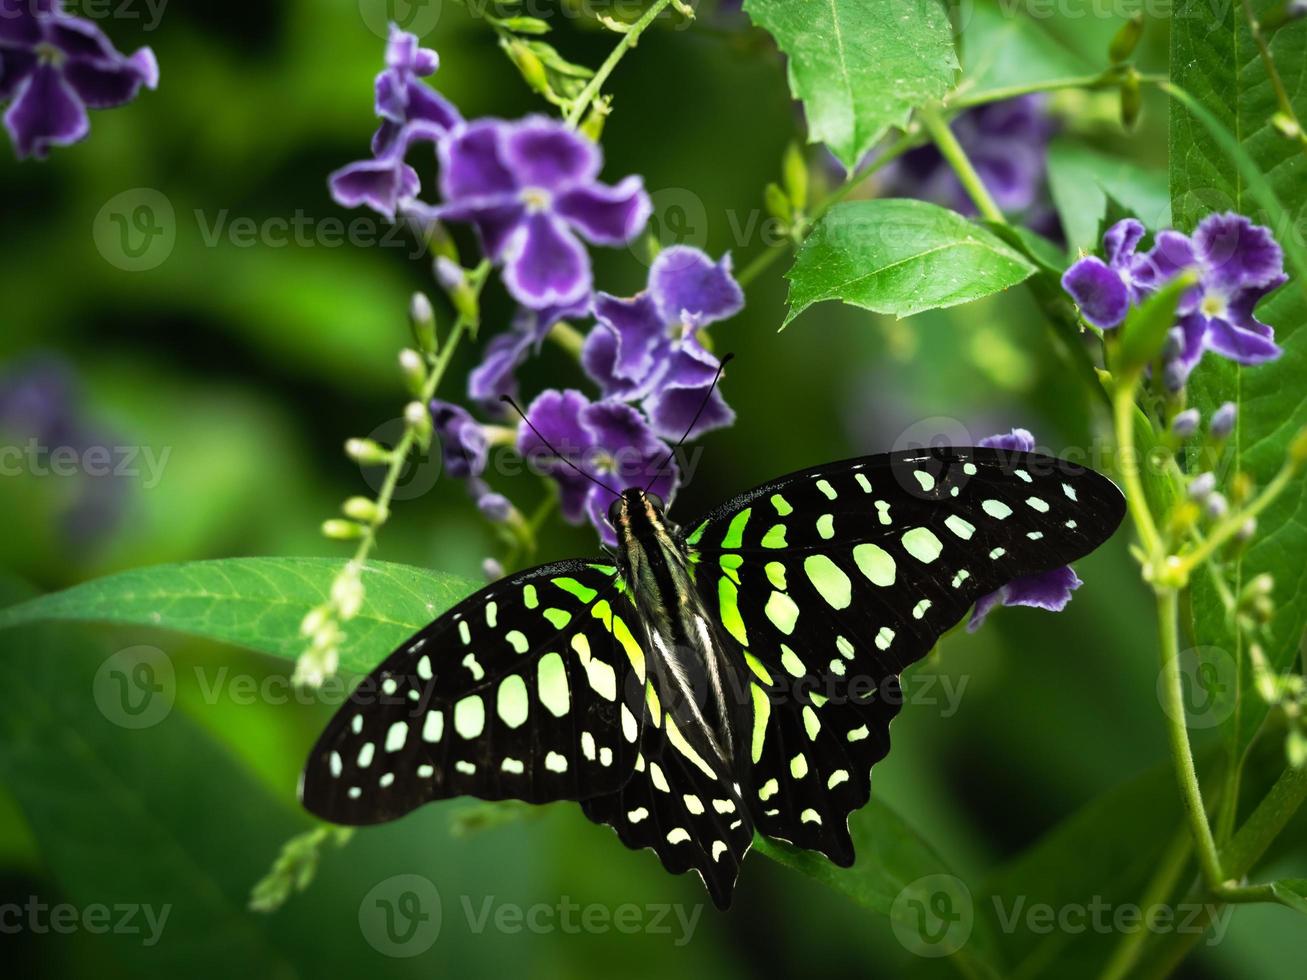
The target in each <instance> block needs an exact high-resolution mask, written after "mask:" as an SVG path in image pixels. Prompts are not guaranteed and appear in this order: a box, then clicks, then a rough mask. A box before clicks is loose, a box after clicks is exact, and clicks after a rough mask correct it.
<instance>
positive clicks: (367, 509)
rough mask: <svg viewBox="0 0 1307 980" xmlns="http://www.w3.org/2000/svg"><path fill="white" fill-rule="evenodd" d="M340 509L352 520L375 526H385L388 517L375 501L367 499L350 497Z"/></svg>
mask: <svg viewBox="0 0 1307 980" xmlns="http://www.w3.org/2000/svg"><path fill="white" fill-rule="evenodd" d="M340 509H341V512H342V513H343V514H344V515H345V516H346V517H348V518H350V519H351V520H355V521H358V522H359V523H361V524H371V525H373V526H376V525H377V524H384V523H385V520H386V516H387V514H386V512H385V510H384V509H382V508H381V507H378V506H377V502H376V501H375V500H369V499H368V498H367V497H350V498H349V499H348V500H346V501H345V503H344V504H342V505H341V508H340Z"/></svg>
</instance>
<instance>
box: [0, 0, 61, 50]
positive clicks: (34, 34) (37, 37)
mask: <svg viewBox="0 0 1307 980" xmlns="http://www.w3.org/2000/svg"><path fill="white" fill-rule="evenodd" d="M54 5H55V0H0V45H3V46H4V47H5V48H6V49H8V48H30V47H33V46H34V45H37V44H40V43H41V40H42V38H43V37H44V34H43V33H42V31H41V21H42V20H43V19H44V18H46V17H48V16H49V15H50V14H51V13H52V12H53V9H54ZM4 56H5V57H8V56H9V51H8V50H6V51H5V53H4Z"/></svg>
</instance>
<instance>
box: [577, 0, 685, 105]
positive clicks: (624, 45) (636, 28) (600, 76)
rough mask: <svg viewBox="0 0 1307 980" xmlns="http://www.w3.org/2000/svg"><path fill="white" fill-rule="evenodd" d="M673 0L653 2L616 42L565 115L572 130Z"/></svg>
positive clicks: (656, 0)
mask: <svg viewBox="0 0 1307 980" xmlns="http://www.w3.org/2000/svg"><path fill="white" fill-rule="evenodd" d="M672 2H673V0H654V3H653V4H652V5H651V6H650V7H649V9H648V10H646V11H645V12H644V13H643V14H642V15H641V16H640V19H639V20H637V21H636V22H635V23H634V24H632V25H631V27H630V29H629V30H628V31H627V32H626V33H625V34H623V35H622V39H621V40H620V41H618V42H617V46H616V47H615V48H613V50H612V51H611V52H610V53H609V55H608V57H607V58H606V59H605V60H604V63H603V64H602V65H600V66H599V70H598V71H597V72H595V74H594V77H593V78H592V79H590V81H589V83H588V84H587V85H586V87H585V88H583V89H582V90H581V94H580V95H578V96H577V97H576V101H575V102H573V103H572V108H571V110H570V111H569V112H568V113H567V124H568V125H569V126H571V127H573V128H575V127H576V126H577V125H579V124H580V122H581V119H582V118H583V117H584V116H585V113H586V110H587V109H589V108H590V103H592V102H594V100H595V98H596V97H597V96H598V95H599V90H600V89H601V88H603V86H604V82H606V81H608V76H609V75H611V74H612V73H613V71H614V69H616V68H617V65H618V62H620V61H621V60H622V58H623V57H625V56H626V52H628V51H630V50H631V49H632V48H633V47H635V45H636V42H637V41H639V40H640V35H641V34H643V33H644V32H645V29H646V28H647V27H648V26H649V25H650V24H652V23H653V22H654V21H655V20H656V19H657V17H658V15H659V14H661V13H662V12H663V11H664V10H666V9H667V8H668V7H670V6H671V5H672Z"/></svg>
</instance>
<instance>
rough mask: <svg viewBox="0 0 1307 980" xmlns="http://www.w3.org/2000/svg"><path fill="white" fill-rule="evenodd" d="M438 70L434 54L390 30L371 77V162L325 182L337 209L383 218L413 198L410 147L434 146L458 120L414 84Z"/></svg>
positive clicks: (415, 179) (349, 166)
mask: <svg viewBox="0 0 1307 980" xmlns="http://www.w3.org/2000/svg"><path fill="white" fill-rule="evenodd" d="M439 65H440V59H439V57H438V56H437V55H436V52H434V51H432V50H430V49H429V48H422V47H419V46H418V39H417V37H415V36H414V35H412V34H407V33H405V32H404V31H401V30H400V29H399V28H398V27H396V26H394V25H393V24H392V25H391V28H390V39H389V41H388V42H387V44H386V67H385V69H384V70H383V71H382V72H381V74H379V75H378V76H377V81H376V104H375V110H374V111H375V112H376V114H377V116H378V117H380V119H381V126H380V128H378V129H377V131H376V133H375V134H373V137H372V157H371V159H367V160H359V161H356V162H355V163H350V164H347V165H346V166H344V167H341V168H340V169H339V170H337V171H335V172H334V173H332V174H331V176H330V177H328V179H327V181H328V186H329V187H330V188H331V196H332V197H333V198H334V199H335V200H336V203H338V204H340V205H341V206H343V207H347V208H355V207H358V206H359V205H366V206H367V207H370V208H372V209H373V210H374V211H376V212H378V213H379V214H382V215H384V216H385V217H387V218H394V216H395V210H396V209H397V208H398V207H399V206H400V205H402V204H404V203H405V202H407V201H409V200H411V199H412V198H414V197H416V196H417V193H418V191H419V190H420V189H421V181H420V180H419V178H418V173H417V171H416V170H414V169H413V168H412V167H410V166H409V165H408V164H407V163H406V162H405V158H406V157H407V156H408V151H409V148H410V147H412V146H413V145H414V144H415V143H434V142H436V141H437V140H439V139H440V138H441V137H442V136H444V135H445V133H447V132H449V130H450V129H452V128H453V127H454V126H455V125H457V124H458V123H459V122H461V121H462V117H461V116H460V115H459V114H458V110H457V109H455V108H454V107H453V105H451V104H450V103H449V102H448V101H447V100H446V99H445V98H444V97H442V96H441V95H440V94H439V93H438V92H436V91H435V90H434V89H432V88H431V87H430V86H429V85H427V84H426V83H425V82H423V81H420V79H422V78H425V77H426V76H427V75H431V74H433V73H434V72H435V70H436V68H437V67H439Z"/></svg>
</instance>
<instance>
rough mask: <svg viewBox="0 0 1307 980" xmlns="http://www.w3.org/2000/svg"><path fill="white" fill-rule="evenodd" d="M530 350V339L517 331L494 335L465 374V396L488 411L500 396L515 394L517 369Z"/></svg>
mask: <svg viewBox="0 0 1307 980" xmlns="http://www.w3.org/2000/svg"><path fill="white" fill-rule="evenodd" d="M530 350H531V338H530V337H528V336H527V335H526V334H524V333H522V332H521V331H518V330H508V331H505V332H504V333H501V334H496V335H495V336H494V337H492V338H491V339H490V343H488V344H486V349H485V352H484V353H483V354H482V355H481V363H480V364H478V365H477V366H476V367H474V368H473V369H472V370H471V372H469V374H468V376H467V395H468V397H469V398H471V399H472V400H473V401H477V402H480V403H482V404H483V405H485V407H486V408H487V409H490V410H492V411H496V412H498V411H500V410H501V408H502V406H500V405H499V404H498V402H499V399H500V398H502V397H503V396H504V395H512V396H516V395H517V369H518V368H519V367H520V366H521V365H522V362H523V361H525V360H526V358H527V354H528V353H530Z"/></svg>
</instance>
